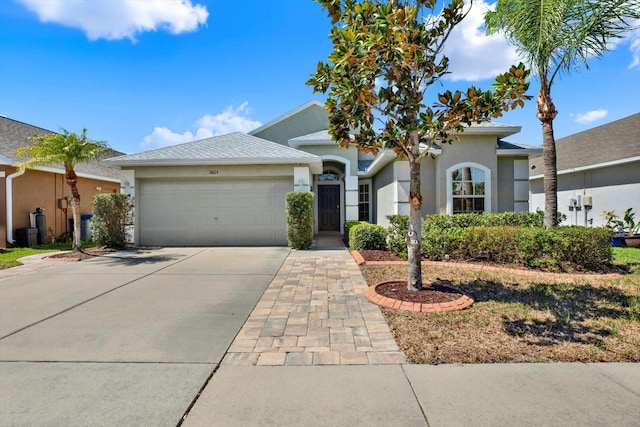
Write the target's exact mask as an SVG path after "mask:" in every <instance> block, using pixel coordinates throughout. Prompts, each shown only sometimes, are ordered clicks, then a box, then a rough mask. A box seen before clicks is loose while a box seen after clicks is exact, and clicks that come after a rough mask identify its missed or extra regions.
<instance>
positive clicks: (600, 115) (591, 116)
mask: <svg viewBox="0 0 640 427" xmlns="http://www.w3.org/2000/svg"><path fill="white" fill-rule="evenodd" d="M607 114H609V112H608V111H607V110H593V111H587V112H586V113H578V114H576V115H575V118H576V122H577V123H580V124H583V125H586V124H589V123H593V122H595V121H597V120H600V119H604V118H605V117H607Z"/></svg>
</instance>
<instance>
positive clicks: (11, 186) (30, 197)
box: [0, 116, 121, 248]
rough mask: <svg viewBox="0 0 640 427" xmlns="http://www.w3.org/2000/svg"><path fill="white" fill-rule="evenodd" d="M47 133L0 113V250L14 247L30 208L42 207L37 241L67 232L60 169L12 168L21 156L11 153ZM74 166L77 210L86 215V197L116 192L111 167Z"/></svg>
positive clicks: (29, 217) (66, 196)
mask: <svg viewBox="0 0 640 427" xmlns="http://www.w3.org/2000/svg"><path fill="white" fill-rule="evenodd" d="M52 133H55V132H53V131H50V130H47V129H43V128H40V127H38V126H34V125H30V124H27V123H23V122H20V121H18V120H13V119H10V118H8V117H3V116H0V248H5V247H7V246H12V245H15V244H16V243H17V240H16V238H17V231H18V230H22V229H24V228H31V226H32V215H31V214H32V213H34V212H35V211H36V208H43V209H44V215H45V218H46V232H47V235H46V236H38V237H39V239H38V240H39V241H41V242H45V241H50V240H51V239H52V238H57V237H61V236H63V235H65V234H67V233H69V232H72V231H73V227H72V226H71V225H70V223H69V220H70V219H71V218H72V213H71V209H70V206H69V203H68V199H69V197H70V191H69V186H68V185H67V183H66V181H65V179H64V167H63V166H61V165H60V166H42V167H37V168H34V169H29V170H26V171H24V172H21V171H19V170H18V166H19V165H20V163H21V162H22V160H23V159H18V158H16V151H18V149H19V148H22V147H27V146H28V145H29V141H28V138H29V137H32V136H36V135H37V136H42V135H47V134H52ZM118 154H121V153H118ZM75 170H76V173H77V175H78V191H79V192H80V196H81V201H80V206H81V213H84V214H91V213H92V208H91V199H92V198H93V196H94V195H96V194H101V193H116V192H120V177H119V174H118V170H117V169H112V168H110V167H107V166H104V165H101V164H99V163H98V162H95V161H94V162H90V163H86V164H79V165H78V166H77V167H76V169H75Z"/></svg>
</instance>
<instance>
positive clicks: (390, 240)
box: [387, 215, 409, 259]
mask: <svg viewBox="0 0 640 427" xmlns="http://www.w3.org/2000/svg"><path fill="white" fill-rule="evenodd" d="M387 219H388V220H389V227H387V249H389V250H390V251H392V252H393V253H395V254H396V255H398V256H400V257H401V258H403V259H407V233H408V232H409V217H408V216H407V215H387Z"/></svg>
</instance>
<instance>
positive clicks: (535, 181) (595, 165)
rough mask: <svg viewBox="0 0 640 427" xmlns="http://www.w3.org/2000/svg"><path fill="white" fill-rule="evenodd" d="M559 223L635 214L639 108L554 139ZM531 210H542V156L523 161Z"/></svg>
mask: <svg viewBox="0 0 640 427" xmlns="http://www.w3.org/2000/svg"><path fill="white" fill-rule="evenodd" d="M556 164H557V171H558V192H557V194H558V211H559V212H561V213H563V214H564V215H566V217H567V219H566V220H565V221H564V222H563V225H582V226H593V227H596V226H601V225H603V224H604V223H605V222H606V220H605V219H604V213H605V212H609V211H614V212H615V213H616V214H617V215H618V216H620V217H622V216H623V215H624V212H625V210H626V209H628V208H632V209H633V211H634V212H635V213H636V219H637V218H638V217H640V113H636V114H633V115H631V116H628V117H625V118H622V119H620V120H616V121H613V122H611V123H607V124H604V125H602V126H598V127H595V128H592V129H588V130H585V131H583V132H579V133H576V134H573V135H570V136H567V137H565V138H559V139H558V140H556ZM529 174H530V177H529V183H530V186H531V209H532V210H536V209H540V210H544V179H543V178H544V159H543V158H542V157H540V156H537V157H533V158H531V160H530V165H529Z"/></svg>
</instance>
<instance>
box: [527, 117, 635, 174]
mask: <svg viewBox="0 0 640 427" xmlns="http://www.w3.org/2000/svg"><path fill="white" fill-rule="evenodd" d="M636 156H640V113H636V114H633V115H631V116H628V117H625V118H623V119H620V120H616V121H614V122H611V123H607V124H604V125H602V126H598V127H595V128H593V129H589V130H586V131H584V132H580V133H576V134H574V135H570V136H567V137H565V138H560V139H558V140H556V162H557V169H558V171H562V170H566V169H572V168H578V167H583V166H590V165H596V164H600V163H607V162H614V161H617V160H623V159H627V158H630V157H636ZM530 166H531V167H533V169H531V168H530V169H529V170H530V173H531V175H539V174H541V173H543V171H544V159H543V157H542V156H541V157H536V158H534V159H531V161H530Z"/></svg>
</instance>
